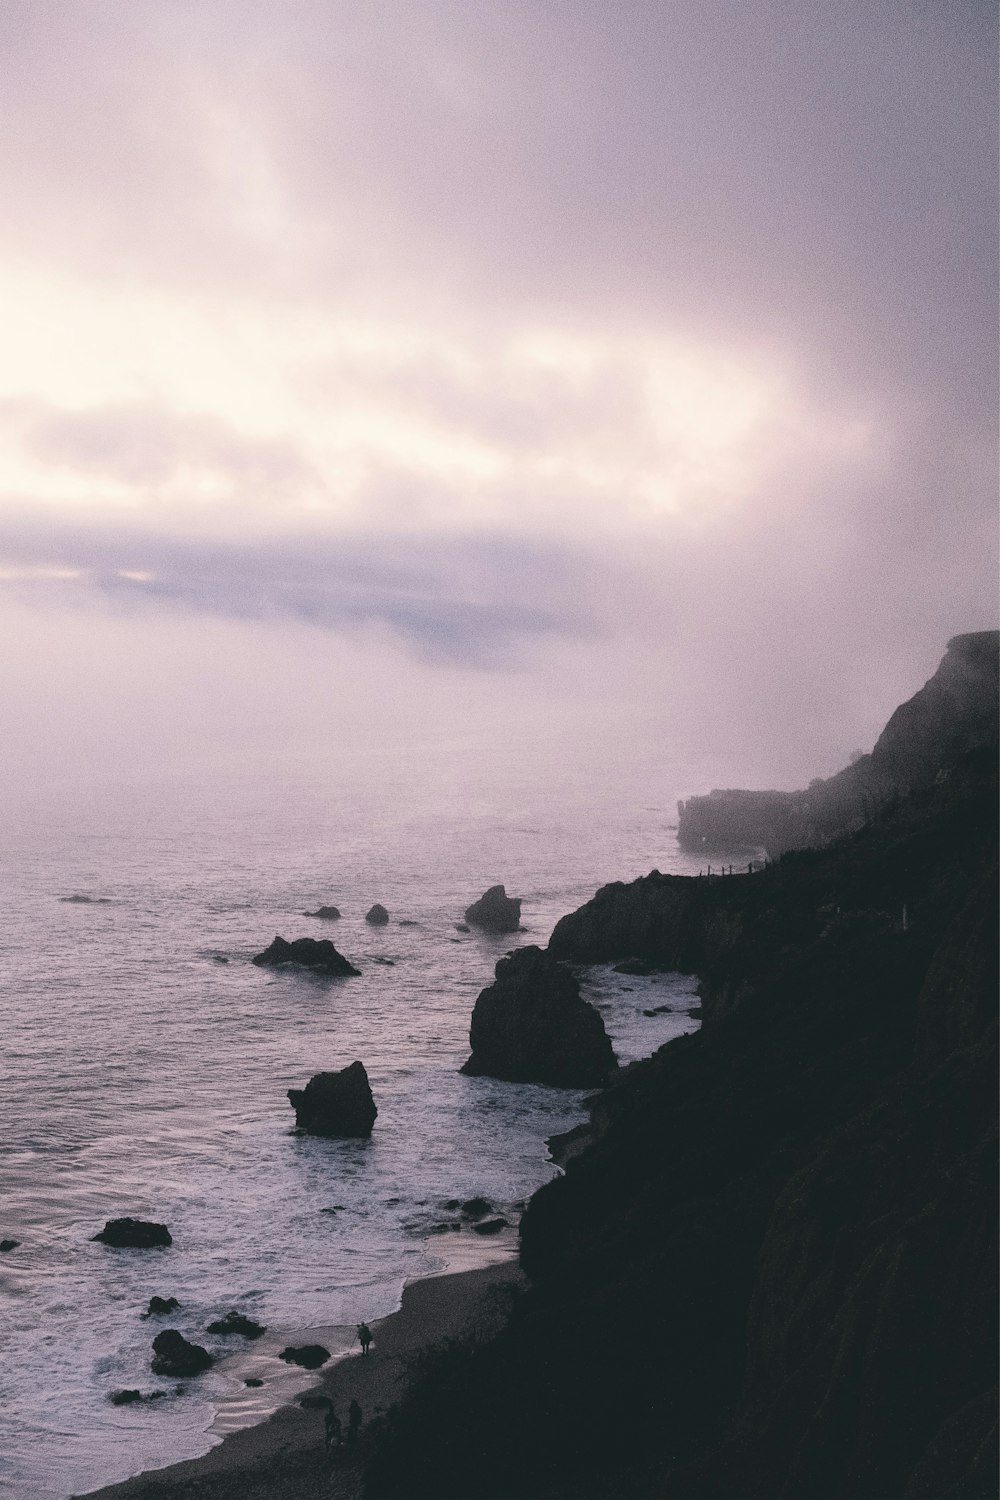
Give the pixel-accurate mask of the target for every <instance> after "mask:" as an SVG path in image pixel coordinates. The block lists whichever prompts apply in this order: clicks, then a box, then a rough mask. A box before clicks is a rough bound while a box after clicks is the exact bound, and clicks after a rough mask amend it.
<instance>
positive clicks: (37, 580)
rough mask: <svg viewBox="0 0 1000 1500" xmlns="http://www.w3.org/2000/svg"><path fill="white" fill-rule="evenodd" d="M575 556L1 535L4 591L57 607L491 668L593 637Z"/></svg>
mask: <svg viewBox="0 0 1000 1500" xmlns="http://www.w3.org/2000/svg"><path fill="white" fill-rule="evenodd" d="M587 566H588V564H587V560H586V559H585V558H584V557H583V556H582V555H574V552H573V549H571V548H567V547H565V546H562V547H557V546H552V545H548V546H546V545H544V544H541V543H528V542H526V541H524V540H522V539H512V538H504V537H468V536H454V535H453V536H445V537H439V538H437V539H436V540H434V541H432V542H430V543H425V544H424V545H423V546H422V547H421V548H420V549H419V551H418V552H415V551H414V549H413V547H412V543H411V542H410V541H409V539H407V538H405V537H398V536H396V537H393V536H387V535H380V536H367V537H360V536H353V537H352V536H346V535H343V536H340V537H336V538H334V537H330V536H323V535H317V536H311V537H310V536H305V537H303V536H298V537H295V536H293V537H288V536H286V537H282V538H275V539H271V540H270V541H269V542H268V543H266V544H264V545H260V544H257V545H240V544H239V543H236V542H232V541H228V542H214V543H209V542H200V543H199V542H192V541H184V540H180V539H177V538H173V539H172V538H168V537H164V536H156V535H149V534H142V533H136V532H134V531H133V532H132V533H131V534H129V535H123V534H122V533H121V531H120V530H117V531H103V530H99V529H88V530H84V529H79V530H76V531H70V530H66V529H63V530H61V531H59V532H57V533H53V531H52V530H51V529H50V528H47V527H44V526H39V525H37V524H33V523H31V522H24V523H22V524H21V525H20V526H19V527H17V526H14V525H11V524H7V525H4V526H3V527H0V588H2V587H6V588H7V589H9V590H13V591H15V592H17V593H18V594H19V595H20V596H21V597H22V598H24V597H27V598H32V599H34V600H35V601H39V600H40V601H41V602H47V603H48V604H50V605H51V604H52V603H56V604H60V605H66V604H70V605H75V606H76V607H80V606H89V607H91V608H93V607H94V606H95V605H100V604H101V603H102V602H103V604H104V605H105V606H111V607H113V608H115V609H118V610H120V611H122V612H124V613H125V614H126V615H127V614H128V613H130V612H134V611H143V612H145V611H150V610H153V611H163V610H167V611H172V612H178V611H179V612H182V613H192V612H193V613H205V614H210V615H214V616H216V617H219V618H223V619H235V620H265V621H266V620H271V621H274V622H277V623H280V622H282V621H294V622H297V623H302V624H307V625H311V626H315V627H316V628H318V629H320V630H324V631H329V632H333V633H341V634H354V635H357V634H362V635H363V634H364V633H366V632H368V633H370V632H373V631H374V632H375V633H376V634H380V635H383V636H385V637H388V638H389V639H391V640H393V641H395V642H396V643H398V644H399V645H401V646H403V647H404V648H405V649H407V650H408V651H410V652H412V653H413V654H414V655H416V656H418V657H420V658H421V659H422V660H424V661H426V662H430V663H437V664H439V665H444V666H462V667H473V668H476V669H478V670H485V671H496V670H507V669H512V668H517V667H520V666H522V665H524V663H525V661H526V659H527V657H528V653H529V652H530V648H531V646H532V645H533V643H537V642H538V641H540V640H544V639H546V638H550V637H571V638H577V639H579V638H583V637H585V636H588V635H592V634H593V633H594V632H595V630H596V629H597V628H598V627H597V623H596V621H595V619H594V617H593V614H592V611H591V609H590V607H589V604H588V601H587V599H586V598H585V597H583V596H582V595H581V591H580V580H581V576H582V575H584V574H585V572H586V568H587Z"/></svg>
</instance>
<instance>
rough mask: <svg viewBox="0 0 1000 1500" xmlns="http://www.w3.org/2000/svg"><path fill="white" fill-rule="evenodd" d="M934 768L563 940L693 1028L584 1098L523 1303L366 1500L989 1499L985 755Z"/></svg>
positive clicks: (638, 893) (991, 876)
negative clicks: (696, 988) (696, 1016)
mask: <svg viewBox="0 0 1000 1500" xmlns="http://www.w3.org/2000/svg"><path fill="white" fill-rule="evenodd" d="M937 769H938V770H944V771H945V772H946V774H945V775H943V776H941V777H938V776H937V772H935V776H934V778H933V779H932V782H931V784H930V785H927V784H926V778H921V782H922V784H918V785H917V786H916V787H915V789H913V790H911V791H910V792H909V793H908V794H907V795H904V796H900V797H899V798H897V799H895V800H894V801H893V802H892V803H891V804H890V805H887V806H885V807H883V808H882V809H881V810H880V811H877V812H876V813H875V814H874V815H873V816H872V817H871V818H870V819H869V820H868V821H867V822H866V824H865V826H864V827H863V828H862V829H861V830H860V831H859V832H857V833H855V834H853V835H851V836H848V837H846V838H843V839H840V840H838V841H836V842H835V843H832V844H831V845H830V846H829V847H825V848H822V849H811V850H804V851H801V852H796V853H793V854H789V855H786V856H785V857H784V858H783V859H782V860H780V861H779V862H777V863H776V864H775V865H774V866H772V867H771V868H769V869H768V870H765V871H762V872H760V873H757V874H754V875H752V876H744V877H742V878H737V877H735V876H734V877H732V878H730V879H726V880H719V881H713V882H711V883H710V882H708V881H706V880H682V879H680V878H678V877H664V876H660V875H654V876H650V877H647V878H646V880H644V881H640V882H635V883H634V884H633V885H632V886H613V887H607V888H605V890H604V891H602V892H601V893H599V895H598V897H597V898H595V901H594V902H592V903H589V904H588V908H584V909H583V910H582V911H581V912H580V913H577V914H574V917H573V918H572V919H567V921H566V922H564V923H560V925H559V927H558V928H557V930H556V933H555V934H554V935H553V949H554V951H556V952H557V953H558V956H559V957H560V958H567V957H575V958H577V959H579V960H581V961H584V960H586V961H590V959H591V958H592V957H599V958H601V959H607V958H613V957H616V956H620V955H624V954H635V953H637V952H639V953H641V954H645V955H647V956H649V957H650V958H651V959H653V960H655V961H662V962H670V963H673V962H680V963H682V965H685V966H690V967H691V968H692V969H694V970H695V971H696V972H698V973H700V974H701V975H702V986H703V990H704V991H705V1003H706V1007H707V1021H708V1024H707V1025H706V1026H705V1027H704V1028H703V1030H702V1031H701V1032H700V1033H698V1034H696V1035H694V1036H690V1037H685V1038H681V1039H680V1040H678V1041H675V1042H672V1043H670V1044H669V1045H668V1046H666V1047H664V1048H662V1049H661V1050H660V1052H658V1053H657V1054H656V1055H655V1056H654V1057H653V1058H651V1059H650V1060H649V1061H648V1062H646V1063H643V1064H640V1065H638V1066H636V1067H633V1068H631V1069H629V1070H627V1072H626V1073H625V1074H624V1075H622V1076H621V1077H620V1079H619V1080H618V1081H616V1082H615V1083H614V1084H613V1085H612V1086H611V1087H610V1088H608V1089H607V1090H605V1091H604V1092H603V1093H602V1094H601V1095H600V1096H599V1102H598V1106H597V1109H596V1110H595V1123H594V1129H593V1131H592V1139H591V1143H590V1145H589V1146H588V1147H587V1148H586V1149H584V1150H583V1151H581V1152H580V1153H579V1154H577V1155H575V1156H574V1157H573V1158H572V1160H570V1161H569V1162H568V1164H567V1167H566V1172H565V1175H564V1176H563V1177H561V1178H559V1179H557V1180H556V1181H554V1182H552V1183H551V1184H549V1185H548V1186H547V1187H545V1188H543V1189H542V1190H541V1192H539V1193H537V1194H536V1195H535V1197H534V1198H533V1199H532V1200H531V1203H530V1204H529V1206H528V1209H527V1211H526V1213H525V1216H524V1219H523V1221H522V1226H521V1245H522V1250H521V1254H522V1264H523V1266H524V1268H525V1270H526V1271H527V1272H528V1275H529V1277H530V1278H531V1283H532V1285H531V1290H530V1291H529V1292H528V1293H527V1294H526V1296H525V1297H524V1298H523V1300H522V1302H521V1304H520V1305H519V1307H518V1309H517V1311H516V1313H515V1316H514V1317H513V1319H512V1321H511V1323H510V1325H509V1326H508V1328H507V1329H506V1331H505V1332H504V1333H503V1335H502V1336H501V1337H500V1338H498V1339H497V1340H496V1341H495V1342H494V1343H493V1344H491V1345H490V1346H489V1347H487V1348H482V1349H479V1350H478V1351H477V1352H476V1353H475V1354H474V1355H463V1354H461V1353H460V1352H458V1351H453V1352H452V1353H451V1354H450V1355H449V1356H448V1358H447V1359H444V1360H442V1362H441V1363H440V1364H439V1366H438V1368H437V1370H436V1372H435V1374H434V1377H433V1379H431V1380H429V1381H427V1382H425V1384H424V1385H423V1387H422V1388H420V1389H418V1391H417V1393H416V1394H415V1395H414V1397H413V1399H412V1401H411V1402H410V1403H409V1405H408V1406H407V1407H406V1408H404V1409H403V1410H402V1411H401V1412H400V1413H399V1414H398V1415H397V1417H396V1418H395V1419H394V1420H393V1422H392V1423H391V1424H389V1425H388V1428H387V1430H386V1431H385V1433H384V1435H383V1441H382V1442H381V1444H380V1445H379V1446H378V1449H377V1451H376V1453H375V1455H374V1457H373V1460H372V1463H371V1466H370V1473H369V1486H368V1490H367V1495H368V1500H392V1497H402V1496H404V1495H405V1496H408V1497H416V1496H427V1497H430V1496H434V1497H435V1500H447V1497H456V1500H457V1497H462V1500H470V1497H472V1496H475V1497H482V1500H486V1497H494V1500H514V1497H518V1500H531V1497H538V1500H542V1497H545V1500H557V1497H559V1500H569V1497H583V1500H588V1497H594V1500H597V1497H604V1500H608V1497H612V1496H614V1497H616V1500H631V1497H636V1500H638V1497H650V1500H652V1497H654V1496H656V1497H660V1500H699V1497H701V1500H709V1497H713V1500H726V1497H728V1500H750V1497H778V1496H785V1497H790V1500H791V1497H794V1500H820V1497H829V1500H845V1497H851V1500H897V1497H898V1500H930V1497H936V1500H944V1497H951V1500H959V1497H964V1500H973V1497H986V1496H992V1495H995V1494H996V1492H997V1490H996V1478H995V1476H996V1415H995V1413H996V1393H995V1382H996V1339H997V1326H996V1325H997V1313H996V1293H995V1289H996V1270H995V1267H996V1253H997V1232H996V1194H995V1175H996V1149H997V1129H996V1104H995V1082H994V1080H995V1076H996V1061H997V1057H996V1054H997V1023H996V1001H997V982H998V980H997V941H996V925H997V924H996V909H997V908H996V901H997V895H996V878H997V877H996V869H997V835H996V829H997V772H996V747H995V744H994V745H993V746H992V747H989V748H986V749H982V748H981V749H980V750H978V751H975V750H974V751H973V752H972V753H958V754H955V753H954V751H947V752H944V753H943V757H942V760H941V761H939V762H938V767H937ZM442 1433H447V1442H441V1441H439V1438H440V1435H441V1434H442Z"/></svg>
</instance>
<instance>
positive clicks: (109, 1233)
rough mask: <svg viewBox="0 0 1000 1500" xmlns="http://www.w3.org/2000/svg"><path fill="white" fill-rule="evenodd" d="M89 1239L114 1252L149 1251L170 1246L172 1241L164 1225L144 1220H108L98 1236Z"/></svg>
mask: <svg viewBox="0 0 1000 1500" xmlns="http://www.w3.org/2000/svg"><path fill="white" fill-rule="evenodd" d="M91 1239H94V1240H100V1242H101V1243H102V1244H103V1245H111V1246H113V1247H114V1248H115V1249H116V1250H151V1249H155V1248H157V1247H159V1246H161V1245H172V1244H173V1240H172V1238H171V1235H170V1230H169V1229H168V1228H167V1226H166V1224H153V1223H150V1222H148V1221H147V1220H146V1219H109V1220H108V1222H107V1223H106V1224H105V1226H104V1228H103V1229H102V1230H101V1231H100V1233H99V1234H94V1235H91Z"/></svg>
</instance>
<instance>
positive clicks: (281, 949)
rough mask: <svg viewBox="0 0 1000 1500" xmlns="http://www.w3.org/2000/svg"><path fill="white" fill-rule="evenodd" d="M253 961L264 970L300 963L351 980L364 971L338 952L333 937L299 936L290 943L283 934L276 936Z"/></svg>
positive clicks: (322, 972)
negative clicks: (351, 977) (350, 978)
mask: <svg viewBox="0 0 1000 1500" xmlns="http://www.w3.org/2000/svg"><path fill="white" fill-rule="evenodd" d="M250 962H251V963H254V964H257V965H258V967H260V968H263V969H272V968H273V969H276V968H280V967H281V965H282V964H298V965H299V967H300V968H303V969H311V970H312V971H313V973H314V974H325V975H326V976H327V978H329V979H347V978H349V977H350V976H351V975H358V974H360V973H361V970H360V969H356V968H355V967H354V965H353V964H352V963H349V962H348V960H347V959H346V958H345V957H344V955H343V954H342V953H338V952H337V950H336V948H335V947H334V946H333V944H332V943H331V942H330V939H329V938H309V937H304V938H295V940H294V941H293V942H291V943H289V942H286V941H285V939H284V938H283V937H276V938H275V940H274V942H273V943H272V944H271V946H270V947H269V948H265V949H264V951H263V953H258V954H256V955H255V956H254V957H253V958H252V959H251V960H250Z"/></svg>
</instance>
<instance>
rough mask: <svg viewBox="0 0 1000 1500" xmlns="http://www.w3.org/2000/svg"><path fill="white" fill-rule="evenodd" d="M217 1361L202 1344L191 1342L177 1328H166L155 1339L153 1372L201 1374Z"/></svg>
mask: <svg viewBox="0 0 1000 1500" xmlns="http://www.w3.org/2000/svg"><path fill="white" fill-rule="evenodd" d="M214 1363H215V1361H214V1360H213V1359H212V1356H211V1355H210V1354H209V1352H208V1350H207V1349H205V1348H203V1347H202V1345H201V1344H191V1343H189V1342H188V1340H187V1339H186V1338H185V1337H184V1335H183V1334H182V1333H178V1331H177V1329H176V1328H165V1329H164V1330H163V1332H162V1333H158V1334H157V1335H156V1338H155V1339H154V1340H153V1374H154V1375H169V1376H188V1375H200V1374H201V1373H202V1371H203V1370H208V1369H210V1368H211V1366H212V1365H213V1364H214Z"/></svg>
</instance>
